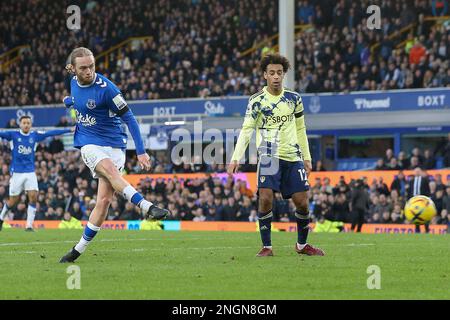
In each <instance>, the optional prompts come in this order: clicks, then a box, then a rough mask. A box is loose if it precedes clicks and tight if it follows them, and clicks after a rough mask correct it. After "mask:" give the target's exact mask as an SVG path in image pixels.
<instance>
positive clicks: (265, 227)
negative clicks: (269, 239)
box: [259, 226, 269, 230]
mask: <svg viewBox="0 0 450 320" xmlns="http://www.w3.org/2000/svg"><path fill="white" fill-rule="evenodd" d="M259 230H269V228H267V226H262V227H261V228H259Z"/></svg>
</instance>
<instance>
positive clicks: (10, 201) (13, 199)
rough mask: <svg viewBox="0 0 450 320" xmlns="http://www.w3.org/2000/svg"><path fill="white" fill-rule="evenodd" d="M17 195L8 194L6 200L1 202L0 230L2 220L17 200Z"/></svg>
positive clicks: (0, 228)
mask: <svg viewBox="0 0 450 320" xmlns="http://www.w3.org/2000/svg"><path fill="white" fill-rule="evenodd" d="M19 197H20V196H19V195H17V196H9V198H8V200H6V201H5V203H4V204H3V208H2V212H1V213H0V231H1V230H2V228H3V221H4V220H5V217H6V215H7V214H8V213H9V211H10V210H11V209H12V208H13V207H14V206H15V205H16V204H17V203H18V202H19Z"/></svg>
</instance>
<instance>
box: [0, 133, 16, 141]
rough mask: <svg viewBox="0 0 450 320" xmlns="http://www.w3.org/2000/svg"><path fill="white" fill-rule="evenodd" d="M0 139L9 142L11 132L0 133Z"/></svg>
mask: <svg viewBox="0 0 450 320" xmlns="http://www.w3.org/2000/svg"><path fill="white" fill-rule="evenodd" d="M0 138H2V139H5V140H8V141H11V140H12V138H13V137H12V132H11V131H0Z"/></svg>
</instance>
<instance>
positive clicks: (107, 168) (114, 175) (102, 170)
mask: <svg viewBox="0 0 450 320" xmlns="http://www.w3.org/2000/svg"><path fill="white" fill-rule="evenodd" d="M95 172H96V173H98V174H99V175H101V176H102V177H104V178H105V179H107V180H108V181H109V183H110V184H111V186H112V188H113V189H114V190H115V191H116V192H118V193H120V194H123V195H124V196H125V198H126V199H127V200H128V201H130V202H132V203H133V204H135V205H136V206H138V207H139V208H141V209H142V211H143V213H144V214H145V217H146V218H147V219H164V218H165V217H166V216H167V215H168V214H169V211H168V210H167V209H161V208H158V207H157V206H155V205H154V204H153V203H151V202H150V201H147V200H145V199H144V197H143V196H142V195H141V194H140V193H139V192H137V191H136V189H135V188H133V187H132V186H131V185H130V183H128V181H126V180H125V179H124V178H123V177H122V175H121V174H120V172H119V170H117V168H116V166H115V165H114V163H113V162H112V161H111V159H103V160H102V161H100V162H99V163H98V164H97V166H96V167H95Z"/></svg>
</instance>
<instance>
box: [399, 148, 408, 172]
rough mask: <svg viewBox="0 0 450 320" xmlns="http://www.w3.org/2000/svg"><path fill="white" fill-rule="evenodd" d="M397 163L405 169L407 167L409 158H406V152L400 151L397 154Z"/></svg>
mask: <svg viewBox="0 0 450 320" xmlns="http://www.w3.org/2000/svg"><path fill="white" fill-rule="evenodd" d="M398 165H399V166H400V167H401V168H402V169H403V170H406V169H408V168H409V160H408V159H407V158H406V153H405V152H404V151H400V152H399V154H398Z"/></svg>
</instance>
